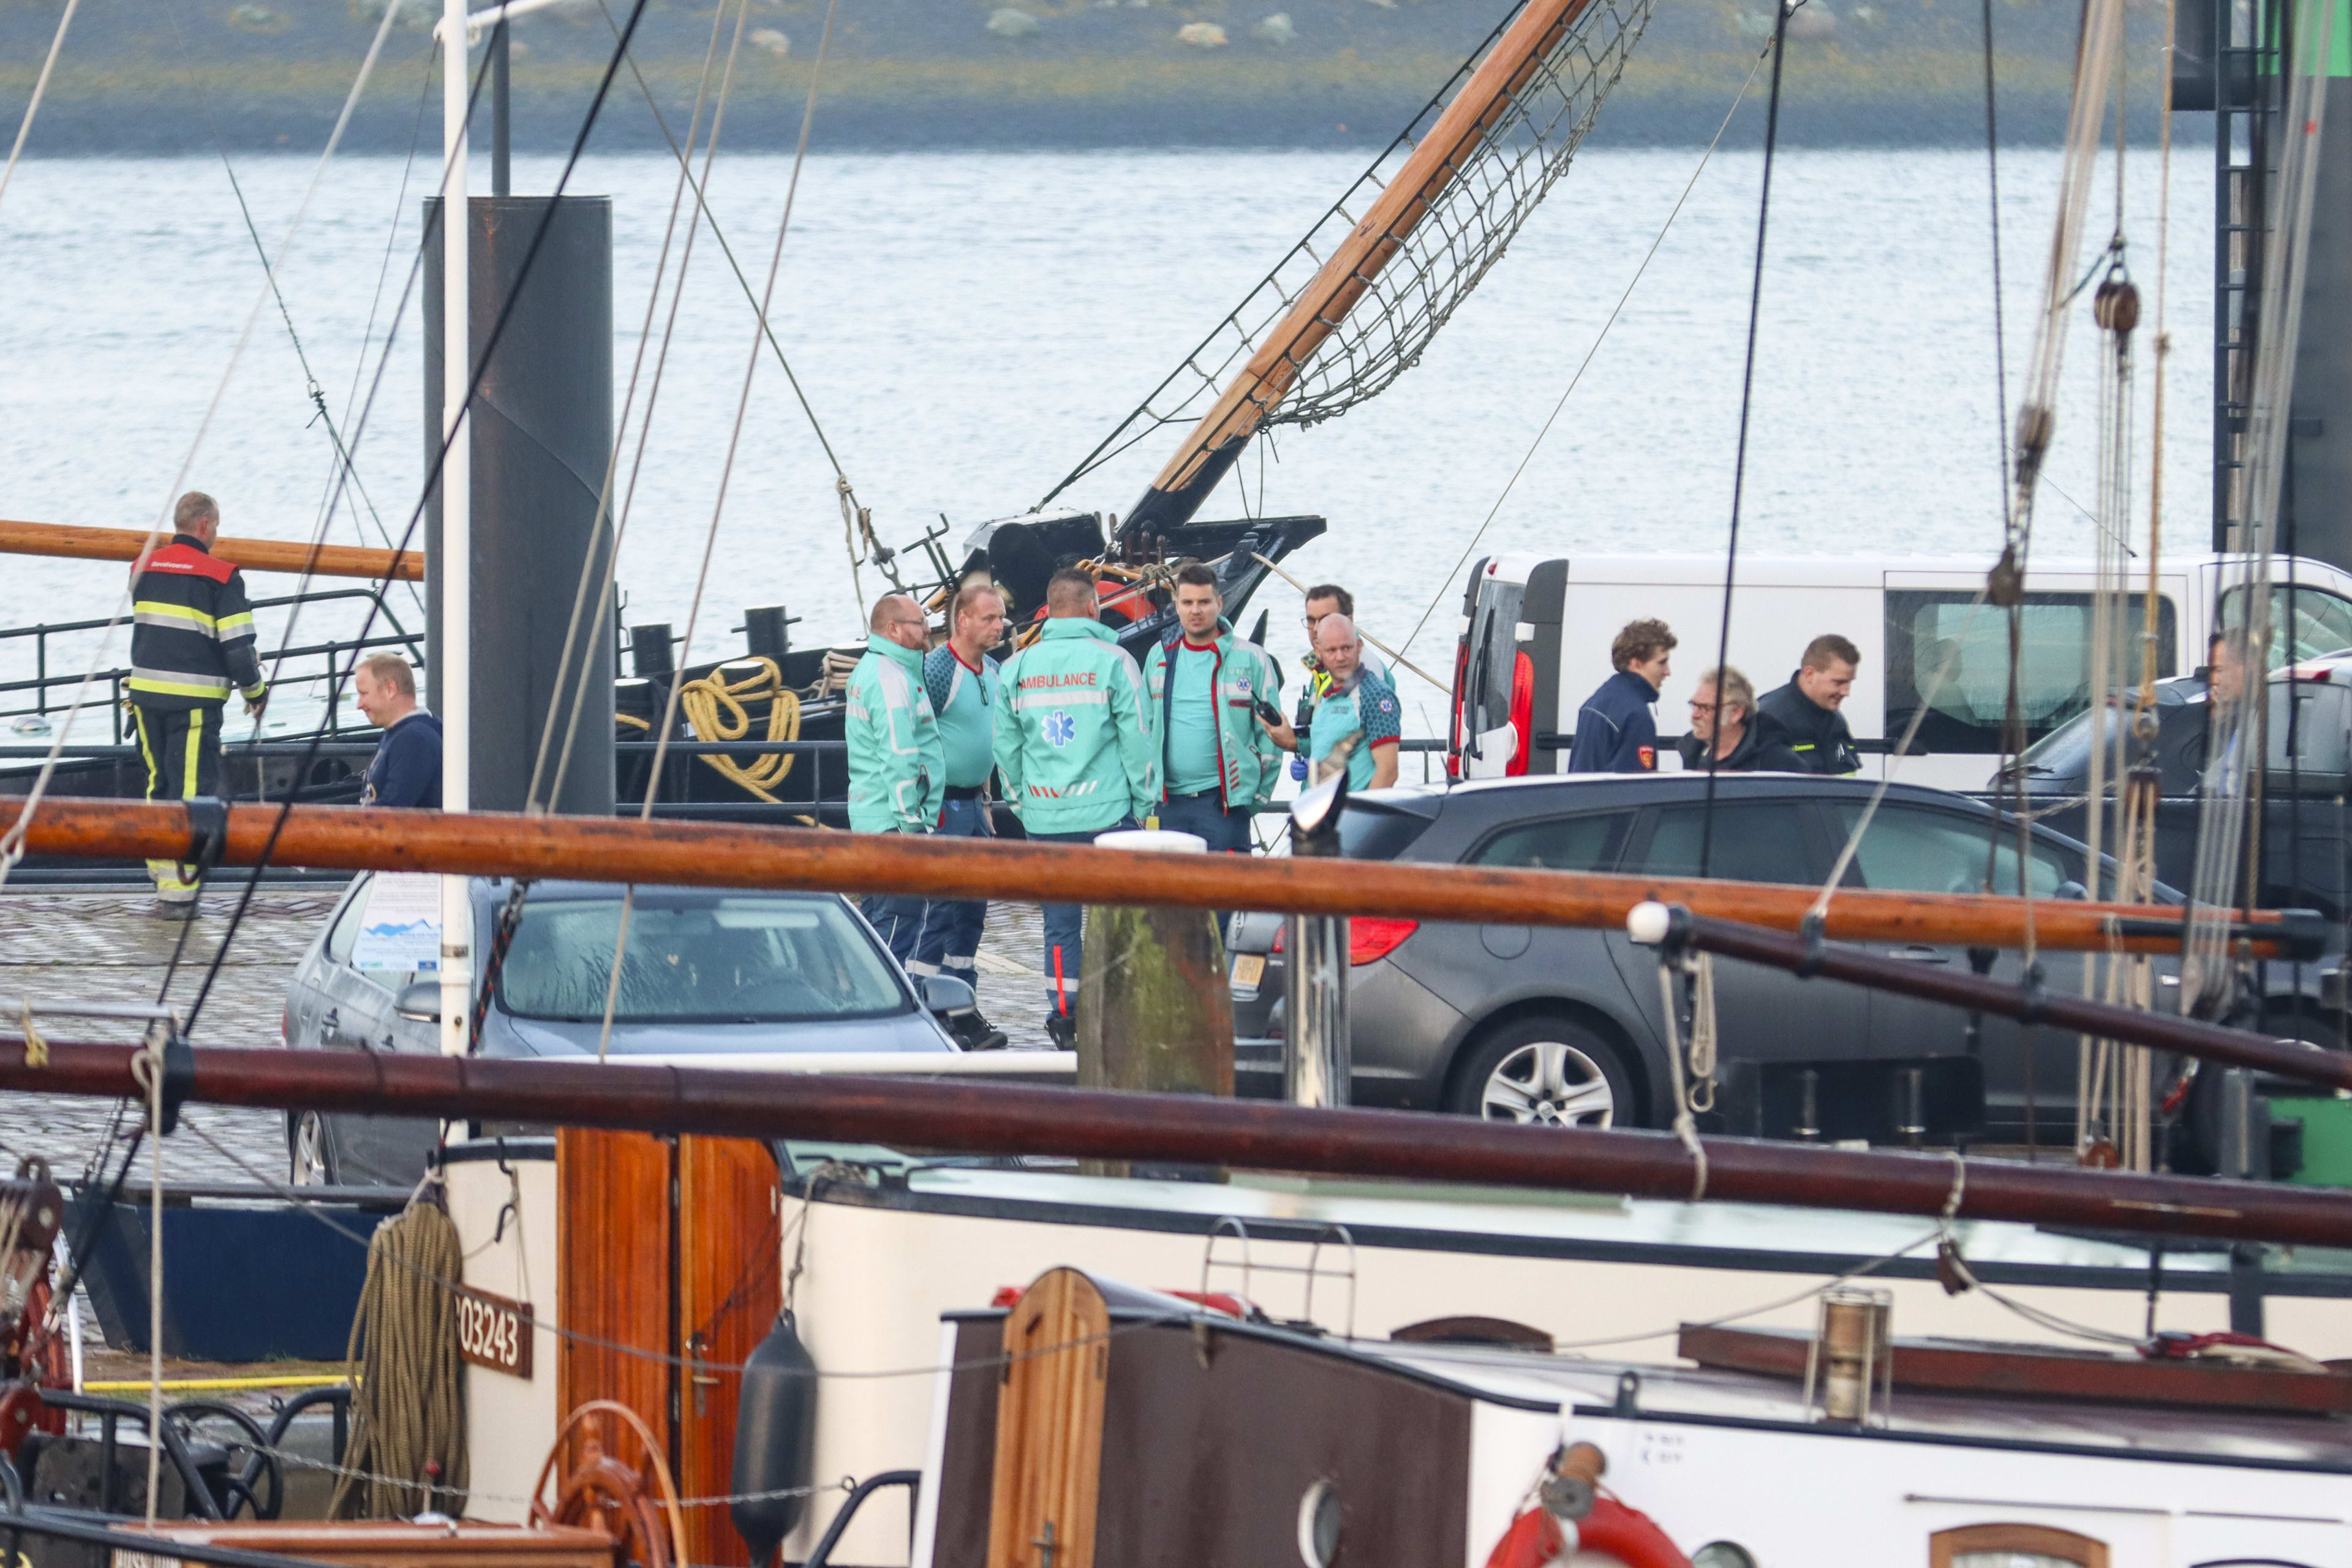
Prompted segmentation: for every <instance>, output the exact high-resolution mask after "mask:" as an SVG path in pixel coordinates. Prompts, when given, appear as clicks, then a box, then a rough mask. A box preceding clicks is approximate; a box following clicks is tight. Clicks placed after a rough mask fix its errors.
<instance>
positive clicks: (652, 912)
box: [499, 892, 912, 1024]
mask: <svg viewBox="0 0 2352 1568" xmlns="http://www.w3.org/2000/svg"><path fill="white" fill-rule="evenodd" d="M620 931H621V900H619V899H615V898H595V899H546V900H536V899H535V900H531V901H530V902H529V903H526V904H524V905H523V907H522V919H521V921H520V923H518V924H517V926H516V927H515V934H514V942H513V945H512V946H511V947H509V949H508V951H507V957H506V963H505V964H504V966H503V967H502V968H501V969H500V971H499V1000H500V1001H501V1002H502V1003H503V1004H504V1005H505V1006H506V1009H507V1011H508V1012H509V1013H511V1014H514V1015H516V1016H519V1017H525V1018H551V1019H567V1020H581V1019H596V1018H601V1017H603V1016H604V998H605V994H606V991H607V989H608V988H609V986H610V985H611V983H612V975H613V951H614V943H615V942H616V941H617V940H618V938H619V936H620ZM628 931H629V940H628V947H627V952H626V956H625V958H624V959H623V961H622V964H621V987H620V994H619V997H618V999H617V1000H616V1002H615V1004H614V1011H613V1018H614V1022H615V1023H632V1024H643V1023H776V1024H784V1023H803V1022H809V1021H814V1020H823V1019H833V1018H856V1017H873V1016H878V1015H881V1014H887V1013H903V1012H906V1011H908V1009H909V1007H910V1006H911V1005H912V1004H910V1003H909V1002H908V998H907V994H906V991H905V989H904V988H903V987H902V986H901V985H900V984H898V979H897V977H896V976H895V975H894V974H893V973H891V971H890V967H889V961H888V960H887V958H886V957H884V956H883V954H882V953H881V952H877V950H876V947H875V944H874V941H873V939H872V937H871V936H870V935H868V934H867V932H866V930H865V928H864V927H862V926H860V925H859V924H858V922H857V921H856V918H855V917H854V916H852V915H851V914H850V912H849V910H847V908H845V906H844V905H842V904H841V903H839V902H838V901H837V900H832V899H778V898H761V897H758V896H744V895H730V894H719V893H711V894H695V893H687V892H681V893H661V894H647V893H644V892H640V893H639V894H638V895H637V898H636V901H635V907H634V908H633V909H632V910H630V913H629V928H628Z"/></svg>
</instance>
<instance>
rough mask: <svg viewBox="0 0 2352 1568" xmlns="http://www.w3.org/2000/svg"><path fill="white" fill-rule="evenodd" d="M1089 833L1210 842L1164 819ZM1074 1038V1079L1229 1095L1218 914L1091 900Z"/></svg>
mask: <svg viewBox="0 0 2352 1568" xmlns="http://www.w3.org/2000/svg"><path fill="white" fill-rule="evenodd" d="M1095 842H1096V843H1097V845H1100V846H1101V847H1104V848H1108V849H1157V850H1165V851H1168V852H1170V853H1172V854H1192V855H1199V854H1204V853H1206V852H1207V850H1208V845H1207V844H1206V843H1204V842H1203V841H1202V839H1201V838H1200V837H1197V836H1196V835H1193V834H1190V833H1175V832H1170V831H1167V830H1164V829H1149V830H1145V829H1139V830H1137V831H1134V832H1129V833H1106V834H1104V835H1103V836H1102V837H1100V838H1098V839H1097V840H1095ZM1142 890H1144V889H1139V891H1142ZM1077 1047H1078V1085H1079V1087H1080V1088H1082V1089H1159V1090H1162V1091H1165V1092H1168V1093H1172V1094H1215V1095H1223V1096H1226V1097H1227V1098H1230V1097H1231V1096H1232V1094H1233V1092H1234V999H1233V991H1232V988H1231V986H1230V984H1228V982H1227V980H1226V977H1225V944H1224V942H1223V940H1222V939H1221V938H1220V937H1219V936H1218V934H1217V920H1216V917H1215V916H1214V915H1213V914H1211V913H1209V912H1208V911H1207V910H1171V909H1153V908H1149V907H1132V906H1129V905H1114V904H1097V905H1094V906H1091V907H1089V908H1088V909H1087V937H1086V957H1085V959H1084V961H1083V962H1082V963H1081V966H1080V969H1079V973H1078V1012H1077ZM1086 1168H1087V1169H1088V1170H1090V1171H1092V1170H1097V1169H1099V1170H1102V1171H1103V1172H1105V1173H1109V1174H1124V1173H1126V1165H1125V1163H1124V1162H1094V1161H1089V1162H1087V1167H1086Z"/></svg>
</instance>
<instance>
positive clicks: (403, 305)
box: [189, 39, 520, 1026]
mask: <svg viewBox="0 0 2352 1568" xmlns="http://www.w3.org/2000/svg"><path fill="white" fill-rule="evenodd" d="M433 53H434V55H435V56H436V57H437V56H438V55H439V54H440V44H439V41H438V40H437V39H436V42H435V44H434V48H433ZM426 74H427V78H428V87H429V79H430V75H431V72H430V68H429V66H428V68H427V73H426ZM488 79H489V65H488V61H487V60H486V61H484V62H483V66H482V68H481V69H480V70H478V71H477V72H476V73H475V75H474V83H473V86H472V87H471V88H469V89H467V102H466V108H467V115H468V116H469V117H470V116H471V114H472V113H473V110H474V108H475V106H476V105H477V104H478V102H479V101H480V100H481V95H482V89H483V86H484V84H485V83H486V82H487V81H488ZM443 174H444V182H443V183H444V184H446V174H447V167H446V163H445V165H444V167H443ZM430 239H431V230H430V229H429V228H428V229H427V230H425V232H424V233H422V234H420V235H419V236H418V237H417V247H416V250H415V253H414V254H413V255H412V256H411V258H410V259H409V266H408V276H407V277H406V279H404V281H403V283H402V285H401V292H400V299H399V300H398V301H396V302H395V304H394V307H393V317H392V324H391V326H390V327H388V328H387V329H386V330H385V332H384V340H383V352H382V353H379V354H377V356H376V365H375V375H374V377H373V380H372V381H371V382H370V383H369V385H368V395H367V401H366V402H365V403H363V404H362V405H360V416H359V419H358V421H357V423H356V424H355V425H354V426H352V440H353V441H354V442H355V443H356V442H357V441H359V440H361V439H363V438H364V437H365V436H366V432H367V427H368V423H369V420H370V419H371V417H372V416H373V414H374V411H375V401H376V397H377V395H379V394H380V393H381V392H382V391H383V378H384V373H385V372H386V371H387V370H388V369H390V368H391V364H392V351H393V345H394V343H395V342H397V341H398V339H399V335H400V323H401V321H403V320H404V319H405V318H406V316H407V314H408V302H409V300H410V299H411V298H413V297H414V295H415V289H416V283H417V279H418V277H419V275H420V273H421V271H422V269H423V267H424V264H425V249H426V246H427V244H428V243H429V241H430ZM517 286H518V287H520V282H518V285H517ZM361 358H362V364H363V363H365V358H366V350H365V348H364V347H362V351H361ZM343 477H344V476H343V474H342V471H341V469H340V468H339V469H338V470H337V472H336V475H335V482H336V484H337V486H339V487H340V486H341V483H342V482H343ZM426 493H427V494H428V495H429V494H430V493H431V491H430V486H429V484H428V486H427V490H426ZM340 503H341V493H340V490H336V491H331V492H330V494H329V495H328V498H327V503H326V505H324V506H323V507H321V508H320V513H319V521H318V524H317V525H316V527H315V528H314V530H313V532H312V535H311V550H312V552H313V553H312V554H311V555H310V557H309V558H307V559H306V560H305V561H304V563H303V570H302V575H301V576H300V577H299V579H298V580H297V582H296V593H297V594H298V595H299V594H301V593H305V592H307V591H308V590H309V587H310V584H311V582H312V581H313V580H314V579H315V578H316V576H317V573H316V571H315V570H314V565H315V563H316V561H317V559H318V557H317V555H316V553H315V552H316V551H317V549H318V548H319V546H320V543H321V542H323V541H324V539H325V537H326V528H327V523H328V521H329V520H331V518H332V517H333V516H334V512H335V508H336V507H337V505H339V504H340ZM415 523H416V520H415V518H414V517H412V518H411V519H410V523H409V528H410V531H412V532H413V531H414V530H415ZM409 539H410V535H409V533H407V532H404V533H403V534H402V536H401V538H400V540H399V541H398V542H396V543H395V544H394V548H393V554H394V556H395V557H397V556H400V555H403V554H405V553H406V552H407V549H408V545H409ZM379 613H386V614H388V613H389V612H387V611H384V608H383V599H382V598H381V596H378V597H376V598H374V599H373V600H371V601H370V606H369V610H368V614H367V615H366V616H364V617H362V620H361V622H360V633H359V637H358V642H359V644H360V645H362V646H364V645H365V643H366V642H367V639H368V636H369V634H370V633H371V632H372V631H373V629H374V626H375V616H377V614H379ZM297 614H298V615H299V609H298V611H297ZM281 664H282V661H281ZM278 668H279V666H272V668H271V677H272V679H275V678H276V674H277V670H278ZM356 669H357V665H356V663H355V664H354V665H353V667H352V671H347V672H346V679H348V678H349V676H350V675H351V674H352V672H355V671H356ZM339 700H341V690H340V689H339V688H337V687H335V686H330V688H329V689H328V692H327V700H326V704H325V706H326V708H327V710H328V711H330V712H331V711H333V710H334V707H335V705H336V703H337V702H338V701H339ZM325 739H326V731H324V730H323V729H321V730H320V731H317V732H316V733H314V734H313V735H312V736H311V738H310V745H309V747H308V748H307V749H306V750H305V752H303V756H302V760H301V762H300V763H299V766H298V767H297V769H296V770H295V772H294V773H293V775H292V778H293V781H294V782H293V783H292V784H289V787H288V789H287V792H286V801H285V806H286V807H287V808H289V809H290V808H291V807H292V805H293V804H294V802H295V801H296V799H297V798H298V797H299V795H300V788H299V782H300V781H301V780H303V779H306V778H308V777H310V770H311V767H312V766H313V765H314V764H315V763H316V762H317V760H318V755H319V748H320V745H321V744H322V743H323V742H324V741H325ZM283 826H285V816H284V813H283V811H281V812H280V815H279V816H278V819H277V821H276V822H275V823H273V824H272V826H271V830H270V837H269V840H268V846H267V847H265V850H264V856H263V859H262V861H261V862H260V863H258V864H257V865H255V866H254V867H253V868H252V870H251V872H250V873H249V874H248V875H247V878H246V880H245V882H244V884H243V888H242V890H241V891H240V893H239V896H238V898H237V902H236V908H235V909H234V910H231V911H230V915H229V922H228V926H227V928H226V930H224V931H222V932H221V940H220V945H219V946H218V947H217V948H216V949H215V951H214V953H213V958H212V963H211V964H210V966H209V967H208V968H207V969H206V971H205V979H204V983H203V984H202V985H200V986H199V987H198V988H197V991H196V995H195V1000H194V1005H193V1006H192V1007H191V1009H190V1013H189V1024H190V1025H191V1026H193V1025H194V1020H195V1015H196V1014H197V1013H199V1012H201V1011H202V1010H203V1008H204V1005H205V999H206V998H207V997H209V996H210V994H211V993H212V986H213V982H214V980H215V978H216V977H217V976H218V974H219V973H220V969H221V966H222V964H224V963H226V962H227V960H228V951H229V947H230V945H231V943H233V942H235V941H236V933H237V931H238V930H239V929H240V928H241V927H242V926H243V924H244V921H245V916H246V912H247V910H248V909H249V908H250V907H251V905H252V902H253V897H254V894H255V893H256V892H257V891H258V890H259V889H260V887H261V875H262V872H263V870H264V869H265V868H266V867H267V865H268V855H269V854H270V853H272V852H274V850H275V848H276V845H277V835H278V829H279V828H282V827H283ZM199 892H200V894H201V889H199Z"/></svg>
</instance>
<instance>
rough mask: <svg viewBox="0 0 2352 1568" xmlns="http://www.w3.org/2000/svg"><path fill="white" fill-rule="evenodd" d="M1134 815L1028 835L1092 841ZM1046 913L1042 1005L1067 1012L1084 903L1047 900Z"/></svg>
mask: <svg viewBox="0 0 2352 1568" xmlns="http://www.w3.org/2000/svg"><path fill="white" fill-rule="evenodd" d="M1133 826H1135V818H1133V817H1131V816H1130V817H1126V818H1124V819H1122V820H1120V821H1118V822H1114V823H1112V824H1111V825H1110V826H1108V827H1097V828H1094V829H1092V830H1090V831H1088V832H1085V833H1033V834H1031V835H1030V836H1029V837H1031V838H1032V839H1034V840H1035V841H1036V842H1038V843H1040V844H1092V843H1093V842H1094V841H1095V840H1096V839H1097V838H1100V837H1102V836H1103V835H1104V834H1106V833H1117V832H1118V831H1119V830H1120V829H1121V828H1127V827H1133ZM1044 913H1045V1005H1046V1008H1047V1010H1048V1011H1049V1012H1052V1013H1054V1014H1056V1015H1059V1016H1068V1015H1070V1014H1072V1013H1074V1012H1076V1010H1077V1005H1078V964H1079V963H1080V961H1081V960H1082V959H1083V958H1084V957H1085V938H1086V931H1087V907H1086V905H1084V904H1047V905H1046V906H1045V910H1044Z"/></svg>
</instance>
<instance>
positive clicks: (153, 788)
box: [131, 702, 228, 904]
mask: <svg viewBox="0 0 2352 1568" xmlns="http://www.w3.org/2000/svg"><path fill="white" fill-rule="evenodd" d="M227 707H228V705H227V704H226V703H225V702H205V703H201V704H199V705H197V706H196V707H194V708H150V707H147V706H146V705H145V704H143V703H139V702H134V703H132V704H131V725H132V727H133V728H134V729H136V730H137V731H138V732H139V756H140V760H141V761H142V762H144V763H146V764H147V798H148V799H149V800H193V799H194V798H195V797H196V796H197V795H218V794H219V793H220V767H221V721H222V715H223V714H224V713H225V712H226V709H227ZM147 875H148V876H149V877H150V878H152V879H153V880H154V883H155V896H156V897H157V898H159V899H162V900H164V901H166V902H168V903H175V904H184V903H191V902H193V901H194V900H195V896H196V868H194V866H183V865H181V864H180V863H179V862H178V861H176V860H150V861H148V862H147Z"/></svg>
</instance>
